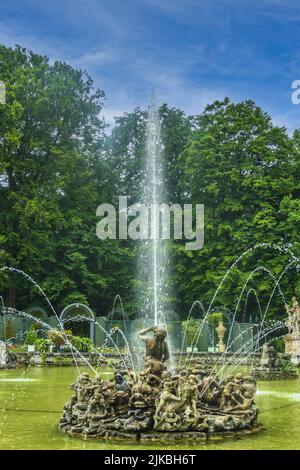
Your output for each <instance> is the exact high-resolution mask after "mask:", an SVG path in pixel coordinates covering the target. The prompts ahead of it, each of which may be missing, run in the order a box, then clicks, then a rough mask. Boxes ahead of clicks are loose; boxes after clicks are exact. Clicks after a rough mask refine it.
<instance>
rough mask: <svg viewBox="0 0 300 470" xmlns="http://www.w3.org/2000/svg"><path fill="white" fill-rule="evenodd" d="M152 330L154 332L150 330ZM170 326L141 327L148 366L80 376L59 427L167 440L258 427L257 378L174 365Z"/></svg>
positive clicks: (71, 431) (86, 434)
mask: <svg viewBox="0 0 300 470" xmlns="http://www.w3.org/2000/svg"><path fill="white" fill-rule="evenodd" d="M149 334H152V336H149ZM166 336H167V332H166V330H165V329H164V328H161V327H157V326H155V327H152V328H147V329H143V330H142V331H140V333H139V338H140V340H142V341H144V342H145V344H146V361H145V364H144V369H143V370H142V371H141V372H139V373H135V372H133V370H130V369H129V370H125V371H124V370H120V371H117V372H116V373H115V375H114V378H113V379H110V380H103V379H102V378H101V377H100V375H96V376H95V377H94V378H93V379H91V378H90V377H89V375H88V374H87V373H82V374H81V375H79V376H78V378H77V381H76V383H75V384H73V385H72V386H71V388H72V390H73V391H74V394H73V396H72V397H71V399H70V400H69V401H68V402H67V403H66V404H65V406H64V410H63V414H62V417H61V420H60V430H61V431H63V432H65V433H68V434H70V435H72V436H75V435H77V436H78V435H82V436H83V437H101V438H133V439H137V440H144V439H145V440H147V439H150V440H156V439H158V440H164V439H172V438H175V439H176V438H184V439H186V438H191V439H197V438H199V439H200V440H206V439H209V438H211V437H212V436H216V435H218V436H223V437H225V436H226V435H229V436H232V435H233V434H243V433H250V432H254V431H257V430H259V429H260V426H259V425H258V424H257V415H258V409H257V407H256V405H255V401H254V398H255V392H256V382H255V380H254V379H253V377H251V376H243V375H242V374H240V373H238V374H236V375H235V377H234V376H229V377H227V379H226V380H223V383H221V382H220V380H219V379H218V376H217V374H216V373H215V372H214V371H213V370H212V369H208V368H203V367H200V365H196V367H195V368H194V369H187V368H185V367H184V368H180V369H178V370H175V371H174V370H172V371H171V370H170V369H168V368H167V367H166V365H165V362H166V361H167V360H168V357H169V354H168V346H167V342H166Z"/></svg>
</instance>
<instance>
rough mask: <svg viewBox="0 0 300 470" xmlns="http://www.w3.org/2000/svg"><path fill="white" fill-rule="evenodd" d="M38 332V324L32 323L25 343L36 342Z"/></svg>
mask: <svg viewBox="0 0 300 470" xmlns="http://www.w3.org/2000/svg"><path fill="white" fill-rule="evenodd" d="M38 339H39V338H38V334H37V327H36V325H31V327H30V328H29V330H28V333H27V336H26V338H25V342H24V344H35V342H36V341H37V340H38Z"/></svg>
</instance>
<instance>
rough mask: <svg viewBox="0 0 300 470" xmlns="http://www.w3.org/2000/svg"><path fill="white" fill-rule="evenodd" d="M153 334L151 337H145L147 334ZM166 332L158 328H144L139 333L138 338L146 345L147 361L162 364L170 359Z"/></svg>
mask: <svg viewBox="0 0 300 470" xmlns="http://www.w3.org/2000/svg"><path fill="white" fill-rule="evenodd" d="M150 332H151V333H153V336H152V337H151V336H147V333H150ZM166 336H167V331H166V330H165V329H164V328H160V327H158V326H152V327H150V328H145V329H143V330H141V331H140V332H139V338H140V339H141V340H142V341H144V342H145V344H146V357H147V359H156V360H157V361H160V362H164V361H167V360H168V359H169V357H170V354H169V348H168V344H167V341H166Z"/></svg>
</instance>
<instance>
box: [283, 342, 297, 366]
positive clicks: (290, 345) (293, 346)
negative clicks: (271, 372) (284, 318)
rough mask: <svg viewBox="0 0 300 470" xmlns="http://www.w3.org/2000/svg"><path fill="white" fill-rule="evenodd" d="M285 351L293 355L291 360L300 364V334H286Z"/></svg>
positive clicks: (295, 363)
mask: <svg viewBox="0 0 300 470" xmlns="http://www.w3.org/2000/svg"><path fill="white" fill-rule="evenodd" d="M284 342H285V353H286V354H290V355H291V362H292V364H294V365H296V366H300V336H298V335H297V336H296V335H286V337H285V338H284Z"/></svg>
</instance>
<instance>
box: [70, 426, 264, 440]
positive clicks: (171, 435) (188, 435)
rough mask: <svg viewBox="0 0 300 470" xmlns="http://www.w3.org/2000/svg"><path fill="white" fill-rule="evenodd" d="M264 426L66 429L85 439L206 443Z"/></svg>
mask: <svg viewBox="0 0 300 470" xmlns="http://www.w3.org/2000/svg"><path fill="white" fill-rule="evenodd" d="M263 429H264V427H263V425H262V424H260V423H255V424H254V425H253V426H252V427H251V428H249V429H241V430H238V431H227V432H226V431H225V432H218V433H205V432H197V431H182V432H178V431H177V432H176V431H173V432H166V431H163V432H155V431H148V432H142V433H137V432H132V433H130V432H122V431H113V430H106V431H103V432H102V433H97V434H88V435H86V434H82V433H77V432H71V431H65V433H66V434H68V435H69V436H71V437H80V438H84V439H107V440H122V441H126V440H130V441H132V440H134V441H137V442H140V443H147V442H172V441H175V442H176V443H177V444H178V441H184V443H185V442H186V441H188V442H197V444H199V443H203V444H204V443H206V442H211V441H220V440H223V439H228V438H240V437H242V436H247V435H252V434H256V433H258V432H261V431H263Z"/></svg>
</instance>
